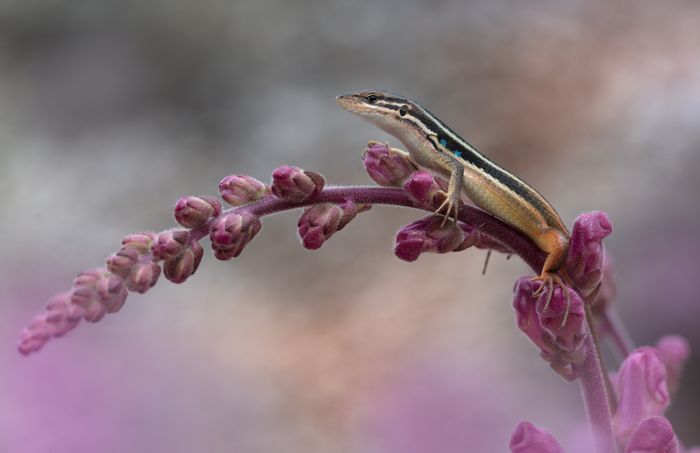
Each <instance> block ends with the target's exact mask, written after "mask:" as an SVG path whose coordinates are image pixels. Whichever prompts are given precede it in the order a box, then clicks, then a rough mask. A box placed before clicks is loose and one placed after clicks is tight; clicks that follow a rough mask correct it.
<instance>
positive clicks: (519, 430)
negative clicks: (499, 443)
mask: <svg viewBox="0 0 700 453" xmlns="http://www.w3.org/2000/svg"><path fill="white" fill-rule="evenodd" d="M510 451H512V452H513V453H564V449H563V448H561V445H559V442H557V440H556V439H555V438H554V436H552V435H551V434H549V433H548V432H547V431H544V430H541V429H539V428H537V427H535V426H534V425H533V424H532V423H529V422H521V423H519V424H518V426H517V427H516V428H515V432H513V435H512V437H511V438H510Z"/></svg>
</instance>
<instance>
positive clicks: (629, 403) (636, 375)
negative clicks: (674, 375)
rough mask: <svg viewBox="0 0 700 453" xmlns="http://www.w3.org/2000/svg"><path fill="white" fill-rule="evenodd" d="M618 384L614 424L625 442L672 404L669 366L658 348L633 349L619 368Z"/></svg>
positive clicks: (618, 435) (618, 434)
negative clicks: (643, 421) (667, 369)
mask: <svg viewBox="0 0 700 453" xmlns="http://www.w3.org/2000/svg"><path fill="white" fill-rule="evenodd" d="M617 386H618V389H619V392H620V397H619V401H618V408H617V412H616V413H615V416H614V417H613V426H614V428H615V434H616V435H617V437H618V439H619V440H620V441H621V442H622V443H625V442H626V441H627V439H629V436H630V435H632V433H633V432H634V431H635V429H637V426H638V425H639V424H640V423H641V421H642V420H644V419H646V418H648V417H653V416H656V415H661V414H663V413H664V410H666V408H667V407H668V404H669V395H668V386H667V384H666V366H665V365H664V363H663V361H662V360H661V357H660V356H659V354H658V353H657V351H656V349H654V348H652V347H648V346H647V347H642V348H639V349H636V350H635V351H633V352H632V353H631V354H630V355H629V356H628V357H627V358H626V359H625V361H624V362H623V363H622V366H621V367H620V371H619V373H618V374H617Z"/></svg>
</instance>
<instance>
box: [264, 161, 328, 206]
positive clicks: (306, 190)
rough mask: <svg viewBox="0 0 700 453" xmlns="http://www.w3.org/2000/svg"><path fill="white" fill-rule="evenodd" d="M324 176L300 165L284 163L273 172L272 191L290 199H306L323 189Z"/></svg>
mask: <svg viewBox="0 0 700 453" xmlns="http://www.w3.org/2000/svg"><path fill="white" fill-rule="evenodd" d="M324 184H325V181H324V179H323V176H321V175H319V174H318V173H314V172H311V171H304V170H302V169H301V168H299V167H293V166H291V165H283V166H281V167H278V168H277V169H275V171H274V172H273V173H272V193H273V194H275V196H277V197H279V198H283V199H285V200H289V201H295V202H299V201H304V200H306V199H309V198H311V197H312V196H314V195H316V194H317V193H319V192H320V191H321V190H323V186H324Z"/></svg>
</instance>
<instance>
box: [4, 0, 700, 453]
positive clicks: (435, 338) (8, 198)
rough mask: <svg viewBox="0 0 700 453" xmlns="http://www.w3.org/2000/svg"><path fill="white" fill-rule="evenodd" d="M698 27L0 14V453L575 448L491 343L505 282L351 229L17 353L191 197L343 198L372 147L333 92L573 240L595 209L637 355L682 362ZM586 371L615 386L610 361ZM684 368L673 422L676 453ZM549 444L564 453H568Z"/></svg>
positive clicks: (695, 223) (699, 85) (405, 213)
mask: <svg viewBox="0 0 700 453" xmlns="http://www.w3.org/2000/svg"><path fill="white" fill-rule="evenodd" d="M698 42H700V4H698V3H697V2H694V1H690V0H687V1H672V2H663V3H659V2H650V1H636V0H635V1H632V0H624V1H621V2H615V3H610V2H605V1H599V0H595V1H588V2H584V1H577V0H566V1H561V2H553V1H536V2H527V4H525V3H523V2H508V1H502V0H497V1H488V0H479V1H470V2H462V1H456V0H455V1H434V2H430V3H428V2H416V1H409V2H405V1H400V0H389V1H387V2H382V3H381V4H379V3H375V2H372V1H369V0H360V1H357V2H352V3H342V2H334V1H331V2H326V1H320V0H313V1H307V2H302V1H283V0H263V1H259V0H243V1H236V2H228V1H223V0H200V1H194V0H178V1H170V2H165V1H156V2H137V1H116V0H97V1H93V2H88V3H82V2H73V3H69V2H58V1H55V2H24V1H9V2H3V3H2V4H1V5H0V99H2V102H0V193H2V195H3V196H2V200H3V209H2V213H3V214H2V222H0V250H1V253H2V255H1V258H0V300H1V301H2V304H0V452H10V453H14V452H28V453H35V452H56V453H64V452H76V453H80V452H95V451H99V452H125V451H128V452H159V451H168V452H171V453H179V452H192V451H198V452H219V451H228V452H245V453H248V452H251V453H252V452H254V453H258V452H260V453H262V452H285V453H286V452H329V451H332V452H360V451H361V452H368V453H375V452H376V453H379V452H402V453H403V452H409V453H413V452H428V451H438V452H447V453H449V452H458V451H459V452H464V451H505V450H506V449H507V445H508V440H509V438H510V435H511V433H512V431H513V430H514V429H515V426H516V424H517V423H518V422H519V421H522V420H528V421H530V422H532V423H534V424H536V425H537V426H539V427H541V428H545V429H547V430H549V431H550V432H552V433H553V434H554V435H555V436H556V437H557V438H558V439H559V440H560V442H561V443H562V444H563V445H564V447H565V448H567V449H568V450H571V451H576V450H575V446H576V445H577V444H578V442H579V440H580V439H581V431H582V429H585V427H584V428H582V426H583V423H584V414H583V407H582V403H581V400H580V396H579V389H578V386H577V385H576V384H571V383H566V382H564V381H563V380H561V379H560V378H559V377H558V376H557V375H556V374H555V373H553V372H551V371H550V370H549V369H548V366H547V365H546V364H545V363H544V362H543V361H541V360H540V359H539V358H538V356H537V351H536V350H535V348H534V347H533V346H531V345H530V344H528V342H527V341H526V340H525V338H524V336H523V335H521V334H520V333H519V332H518V331H517V330H516V328H515V321H514V313H513V310H512V308H511V306H510V303H511V299H510V298H511V291H512V286H513V283H514V282H515V280H516V278H517V277H519V276H520V275H522V274H524V273H527V272H528V270H527V268H526V267H525V265H524V264H523V263H521V262H519V261H518V260H517V259H511V260H509V261H506V260H505V259H504V258H503V257H502V256H497V255H494V256H493V257H492V258H491V262H490V264H489V269H488V272H487V274H486V275H485V276H482V275H481V268H482V265H483V260H484V257H485V254H484V253H483V252H479V251H475V250H468V251H465V252H462V253H458V254H457V253H456V254H450V255H443V256H435V255H431V256H423V257H421V258H420V259H419V260H418V261H417V262H415V263H410V264H408V263H404V262H401V261H399V260H398V259H396V258H395V257H394V256H393V254H392V240H393V235H394V233H395V231H396V230H397V229H398V227H399V226H401V225H402V224H404V223H407V222H409V221H411V220H413V219H416V218H418V217H419V216H421V215H422V214H420V213H418V212H414V211H409V210H399V209H396V208H383V207H375V208H374V209H373V210H372V211H370V212H369V213H367V214H363V215H361V216H359V217H358V218H357V219H356V220H355V221H353V222H352V223H351V224H350V225H349V226H348V227H347V228H346V229H344V230H343V231H342V232H340V233H338V235H337V236H335V237H334V238H333V239H332V240H331V241H330V242H329V243H327V244H326V245H324V247H323V248H322V249H321V250H319V251H316V252H309V251H306V250H304V249H303V248H302V247H301V246H300V245H299V243H298V239H297V238H296V233H295V226H296V220H297V216H298V213H286V214H283V215H279V216H275V217H272V218H266V219H265V220H264V222H263V224H264V226H263V230H262V231H261V233H260V234H259V235H258V237H257V238H256V239H255V240H254V241H253V243H252V244H251V245H249V246H248V248H247V249H246V250H245V252H244V253H243V255H242V256H241V257H240V258H238V259H236V260H234V261H231V262H216V260H214V258H213V257H212V255H211V253H210V252H209V251H207V253H206V254H205V259H204V261H203V263H202V266H201V267H200V269H199V271H198V273H197V274H196V275H195V276H194V277H193V278H192V279H191V280H189V281H188V282H187V283H185V284H184V285H181V286H176V285H173V284H170V283H169V282H167V281H165V280H163V279H161V281H160V282H159V284H158V285H157V286H156V287H155V288H154V289H153V290H151V291H150V292H149V293H147V294H146V295H143V296H138V295H132V296H130V298H129V299H128V301H127V304H126V305H125V306H124V308H123V309H122V311H121V312H119V313H118V314H116V315H113V316H108V317H106V318H105V319H104V320H102V321H101V322H100V323H98V324H96V325H88V324H86V323H82V324H81V325H80V326H79V327H78V328H77V329H76V330H75V331H73V332H71V333H69V334H68V335H67V336H66V337H65V338H63V339H60V340H54V341H52V342H51V343H49V344H48V345H47V346H46V348H45V349H44V350H42V351H41V352H40V353H38V354H36V355H33V356H31V357H28V358H25V357H21V356H20V355H19V354H18V353H17V352H16V351H15V342H16V339H17V336H18V334H19V332H20V330H21V329H22V328H23V327H24V325H25V324H26V323H27V322H28V321H29V320H30V319H31V318H32V317H33V316H34V315H35V314H37V313H39V312H40V311H41V310H42V309H43V307H44V304H45V303H46V301H47V300H48V299H49V298H50V297H51V296H52V295H53V294H54V293H56V292H58V291H61V290H64V289H67V288H68V287H69V286H70V282H71V279H72V278H73V277H74V275H75V274H76V273H77V272H79V271H80V270H83V269H87V268H92V267H95V266H99V265H100V264H102V263H103V261H104V259H105V257H106V256H107V255H109V254H110V253H111V252H112V251H113V250H115V249H117V248H118V245H119V241H120V239H121V237H122V236H124V235H125V234H127V233H130V232H134V231H139V230H146V229H152V230H162V229H166V228H168V227H170V226H172V225H173V224H174V221H173V219H172V212H171V210H172V206H173V205H174V203H175V200H176V199H177V197H179V196H181V195H187V194H206V193H210V194H211V193H216V187H217V184H218V181H219V180H220V179H221V178H222V177H223V176H225V175H227V174H230V173H247V174H250V175H252V176H255V177H257V178H259V179H261V180H264V181H268V180H269V174H270V173H271V171H272V169H273V168H274V167H276V166H278V165H281V164H285V163H288V164H292V165H298V166H300V167H303V168H306V169H309V170H314V171H318V172H321V173H323V174H324V175H325V176H326V177H327V178H328V180H329V181H330V182H331V183H336V184H340V183H346V184H364V183H368V182H369V178H368V177H367V176H366V175H365V174H364V172H363V169H362V165H361V162H360V153H361V150H362V149H363V147H364V145H365V144H366V142H367V140H369V139H377V140H387V139H388V140H389V142H390V143H391V144H392V145H394V146H398V143H397V142H396V140H393V139H392V138H389V137H388V136H386V135H385V134H384V133H382V132H381V131H378V130H376V129H374V128H373V127H372V126H370V125H369V124H366V123H364V122H362V121H361V120H359V119H357V118H354V117H352V116H350V115H349V114H348V113H346V112H343V111H342V110H341V109H339V108H338V107H337V106H336V105H335V103H334V102H333V98H334V96H335V95H336V94H339V93H341V92H347V91H351V90H358V89H364V88H382V89H389V90H391V91H395V92H398V93H402V94H405V95H407V96H410V97H412V98H414V99H416V100H418V101H419V102H422V103H423V104H425V105H426V106H427V107H428V108H429V109H430V110H431V111H433V112H435V113H436V114H437V115H438V116H439V117H440V118H442V119H443V120H444V121H445V122H447V123H448V124H449V125H451V126H452V127H453V128H454V129H456V130H457V131H460V132H461V133H462V134H463V135H464V136H465V137H466V138H467V139H468V140H469V141H470V142H472V143H473V144H474V145H475V146H477V147H478V148H479V149H481V150H482V151H483V152H485V153H486V154H487V155H489V156H490V157H492V158H493V159H494V160H495V161H496V162H499V163H500V164H502V165H504V166H506V167H507V168H509V169H510V170H512V171H513V172H515V173H517V174H519V175H522V177H523V178H524V179H525V180H527V181H529V182H530V183H531V184H532V185H533V186H534V187H536V188H537V189H538V190H540V191H541V192H542V193H544V194H545V195H546V196H547V198H548V199H549V200H550V201H551V202H552V203H553V204H554V206H556V207H557V208H558V210H559V211H560V213H561V215H562V217H563V218H564V219H565V221H566V222H567V223H568V224H569V225H570V224H571V222H572V221H573V219H574V218H575V217H576V215H577V214H578V213H580V212H584V211H589V210H594V209H602V210H605V211H606V212H608V214H609V215H610V217H611V218H612V220H613V222H614V225H615V232H614V234H613V235H612V236H611V237H610V239H609V240H608V241H607V246H608V250H609V252H610V253H612V254H613V256H614V258H615V261H616V265H617V271H618V274H617V275H618V280H617V282H618V286H619V300H618V310H619V312H620V314H621V317H622V318H623V320H624V321H625V323H626V324H627V326H628V328H629V330H630V332H631V334H632V336H633V337H634V339H635V341H636V342H637V344H639V345H642V344H653V343H654V342H655V341H656V340H657V339H658V338H659V337H660V336H662V335H664V334H667V333H677V334H681V335H683V336H685V337H686V338H687V339H688V340H689V341H690V344H691V347H692V349H693V351H694V353H696V354H697V353H698V351H700V330H699V329H698V321H699V320H700V298H699V297H698V295H697V294H698V291H697V288H696V284H697V281H696V279H697V278H698V276H699V274H700V265H699V264H698V259H699V258H698V257H699V256H700V238H699V237H698V231H700V208H698V201H697V199H698V194H699V193H700V178H698V177H697V172H698V170H700V128H699V127H698V126H697V125H698V122H699V121H700V47H699V46H698ZM608 358H610V360H609V363H610V364H611V365H615V362H614V360H612V358H611V357H608ZM699 380H700V360H698V356H697V355H694V356H693V357H692V358H691V359H690V361H689V363H688V365H687V368H686V372H685V376H684V381H683V383H682V384H681V389H680V392H679V394H678V396H677V398H676V400H675V401H674V403H673V406H672V408H671V410H670V413H669V418H670V420H671V422H672V423H673V424H674V426H675V428H676V430H677V433H678V435H679V436H680V438H681V440H682V441H683V442H685V443H686V444H689V445H692V444H695V445H697V444H700V431H698V429H697V428H698V426H699V425H700V391H699V390H698V388H699V387H698V385H697V384H698V382H699ZM568 450H567V451H568Z"/></svg>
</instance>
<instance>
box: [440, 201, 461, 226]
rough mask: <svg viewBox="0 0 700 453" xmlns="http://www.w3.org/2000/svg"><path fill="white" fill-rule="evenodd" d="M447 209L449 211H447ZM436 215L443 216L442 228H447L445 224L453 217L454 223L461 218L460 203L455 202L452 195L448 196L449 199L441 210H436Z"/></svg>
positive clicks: (442, 205) (444, 202) (441, 206)
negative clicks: (458, 217)
mask: <svg viewBox="0 0 700 453" xmlns="http://www.w3.org/2000/svg"><path fill="white" fill-rule="evenodd" d="M445 208H447V209H445ZM435 214H442V216H443V218H442V223H441V224H440V227H443V226H445V222H447V220H448V219H449V218H450V217H452V220H453V222H454V223H457V216H459V203H458V202H457V203H456V202H455V201H454V200H453V197H451V196H450V194H449V193H448V194H447V198H445V201H443V202H442V204H441V205H440V207H439V208H437V209H436V210H435Z"/></svg>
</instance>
